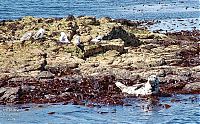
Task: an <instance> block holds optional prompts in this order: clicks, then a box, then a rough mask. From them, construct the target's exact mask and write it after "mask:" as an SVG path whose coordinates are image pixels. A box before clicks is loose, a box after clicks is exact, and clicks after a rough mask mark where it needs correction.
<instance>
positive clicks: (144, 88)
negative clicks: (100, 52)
mask: <svg viewBox="0 0 200 124" xmlns="http://www.w3.org/2000/svg"><path fill="white" fill-rule="evenodd" d="M115 85H116V86H117V87H118V88H120V89H121V91H122V92H123V93H127V94H131V95H136V96H138V95H142V96H144V95H152V94H157V93H158V92H159V80H158V78H157V76H156V75H151V76H149V77H148V81H147V83H145V84H138V85H133V86H126V85H124V84H122V83H120V82H116V83H115Z"/></svg>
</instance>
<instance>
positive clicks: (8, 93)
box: [0, 87, 20, 102]
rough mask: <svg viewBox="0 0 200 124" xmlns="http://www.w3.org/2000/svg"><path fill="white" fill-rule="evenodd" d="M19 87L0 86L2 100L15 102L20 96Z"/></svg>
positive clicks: (0, 99) (0, 98)
mask: <svg viewBox="0 0 200 124" xmlns="http://www.w3.org/2000/svg"><path fill="white" fill-rule="evenodd" d="M19 90H20V88H19V87H2V88H0V101H6V102H14V101H15V99H16V98H17V97H18V92H19Z"/></svg>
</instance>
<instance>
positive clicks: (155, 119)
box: [0, 95, 200, 124]
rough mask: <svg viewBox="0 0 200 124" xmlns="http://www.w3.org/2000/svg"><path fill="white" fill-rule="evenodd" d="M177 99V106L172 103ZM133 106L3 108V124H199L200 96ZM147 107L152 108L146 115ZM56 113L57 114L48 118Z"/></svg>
mask: <svg viewBox="0 0 200 124" xmlns="http://www.w3.org/2000/svg"><path fill="white" fill-rule="evenodd" d="M172 99H176V102H172ZM127 103H130V104H131V105H132V106H123V107H122V106H103V107H94V108H89V107H85V106H77V105H76V106H75V105H43V107H38V105H23V107H30V108H29V111H25V109H22V106H15V107H14V106H12V107H6V106H2V107H0V124H141V123H144V124H199V123H200V118H199V117H200V95H178V96H174V97H170V98H169V97H168V98H160V100H159V103H158V104H162V105H164V104H168V105H170V106H171V107H169V108H165V107H163V106H154V105H151V104H149V102H147V101H146V102H145V101H144V100H139V99H136V98H134V99H128V100H127ZM147 106H149V107H150V109H149V111H147ZM49 112H55V114H48V113H49Z"/></svg>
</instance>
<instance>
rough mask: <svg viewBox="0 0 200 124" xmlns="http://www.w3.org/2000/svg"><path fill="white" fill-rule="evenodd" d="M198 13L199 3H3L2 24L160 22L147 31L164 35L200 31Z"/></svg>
mask: <svg viewBox="0 0 200 124" xmlns="http://www.w3.org/2000/svg"><path fill="white" fill-rule="evenodd" d="M199 10H200V1H199V0H0V20H10V19H11V20H13V19H18V18H21V17H24V16H34V17H66V16H68V15H74V16H81V15H89V16H95V17H97V18H100V17H111V18H125V19H130V20H159V21H160V23H157V24H156V25H151V26H149V27H148V28H149V30H151V31H155V30H160V29H162V30H163V31H164V33H165V32H166V31H167V32H175V31H181V30H193V29H200V18H199V17H200V11H199ZM180 19H181V20H182V21H179V20H180Z"/></svg>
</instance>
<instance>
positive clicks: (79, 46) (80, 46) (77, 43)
mask: <svg viewBox="0 0 200 124" xmlns="http://www.w3.org/2000/svg"><path fill="white" fill-rule="evenodd" d="M74 45H76V46H77V47H78V48H80V49H81V50H82V51H84V45H83V44H82V43H81V39H80V36H79V35H76V37H75V42H74Z"/></svg>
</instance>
